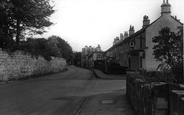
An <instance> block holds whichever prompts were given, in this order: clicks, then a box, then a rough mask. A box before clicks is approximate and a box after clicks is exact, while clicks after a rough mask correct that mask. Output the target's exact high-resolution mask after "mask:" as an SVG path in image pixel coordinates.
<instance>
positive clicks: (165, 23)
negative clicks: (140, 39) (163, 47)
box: [145, 15, 181, 70]
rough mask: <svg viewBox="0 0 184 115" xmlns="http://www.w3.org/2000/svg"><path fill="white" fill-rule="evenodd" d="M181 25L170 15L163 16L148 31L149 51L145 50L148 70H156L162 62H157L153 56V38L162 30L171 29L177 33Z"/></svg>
mask: <svg viewBox="0 0 184 115" xmlns="http://www.w3.org/2000/svg"><path fill="white" fill-rule="evenodd" d="M178 26H181V24H180V23H179V22H178V21H176V20H175V19H173V18H172V17H171V16H170V15H163V16H162V17H161V18H160V19H158V20H157V21H156V22H155V23H153V24H152V25H151V26H149V27H148V28H147V29H146V46H147V47H148V49H146V50H145V53H146V69H147V70H155V69H156V68H157V66H158V64H160V63H161V62H158V61H156V59H155V58H154V55H153V49H152V48H153V46H154V44H153V42H152V38H153V37H155V36H157V35H158V34H159V31H160V30H161V28H164V27H169V28H170V29H171V31H177V27H178Z"/></svg>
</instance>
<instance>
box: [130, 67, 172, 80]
mask: <svg viewBox="0 0 184 115" xmlns="http://www.w3.org/2000/svg"><path fill="white" fill-rule="evenodd" d="M130 75H131V76H132V77H135V78H139V79H142V80H144V81H145V82H148V83H151V82H169V83H173V82H176V79H175V75H174V74H172V71H148V70H144V69H139V70H137V72H135V73H131V74H130Z"/></svg>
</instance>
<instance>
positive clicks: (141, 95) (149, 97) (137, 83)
mask: <svg viewBox="0 0 184 115" xmlns="http://www.w3.org/2000/svg"><path fill="white" fill-rule="evenodd" d="M126 83H127V84H126V85H127V90H126V95H127V98H128V99H129V101H130V103H131V104H132V106H133V108H134V110H135V113H136V115H169V114H170V115H184V88H183V87H182V86H179V85H173V84H172V85H171V84H170V85H168V84H167V83H164V82H153V83H149V84H148V83H146V82H145V81H143V80H142V79H137V78H135V77H133V76H131V75H128V76H127V82H126ZM168 88H169V89H170V90H169V89H168ZM175 89H178V90H175ZM168 91H169V92H168ZM168 100H170V101H168Z"/></svg>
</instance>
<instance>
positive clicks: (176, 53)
mask: <svg viewBox="0 0 184 115" xmlns="http://www.w3.org/2000/svg"><path fill="white" fill-rule="evenodd" d="M182 29H183V28H182V27H179V30H178V32H176V33H175V32H172V31H171V30H170V28H168V27H165V28H162V29H161V31H159V35H158V36H155V37H154V38H153V40H152V41H153V42H154V43H156V44H155V45H154V47H153V50H154V52H153V55H155V58H156V59H157V61H165V63H167V64H168V65H169V66H170V67H171V70H172V72H173V73H174V74H175V75H176V80H177V81H178V82H180V81H181V77H182V76H181V75H182V73H183V72H182V64H183V63H182V61H183V58H182V56H183V31H182Z"/></svg>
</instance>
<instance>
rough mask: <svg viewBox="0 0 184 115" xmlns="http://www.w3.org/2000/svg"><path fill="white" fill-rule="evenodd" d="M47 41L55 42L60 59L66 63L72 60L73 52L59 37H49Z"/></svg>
mask: <svg viewBox="0 0 184 115" xmlns="http://www.w3.org/2000/svg"><path fill="white" fill-rule="evenodd" d="M49 39H52V40H55V41H57V42H56V45H57V49H59V51H58V55H62V57H63V58H65V59H66V61H67V63H70V62H71V61H72V59H73V51H72V48H71V46H70V45H69V44H68V43H67V42H66V41H65V40H64V39H62V38H60V37H59V36H51V37H49V38H48V40H49ZM55 47H56V46H55Z"/></svg>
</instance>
